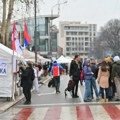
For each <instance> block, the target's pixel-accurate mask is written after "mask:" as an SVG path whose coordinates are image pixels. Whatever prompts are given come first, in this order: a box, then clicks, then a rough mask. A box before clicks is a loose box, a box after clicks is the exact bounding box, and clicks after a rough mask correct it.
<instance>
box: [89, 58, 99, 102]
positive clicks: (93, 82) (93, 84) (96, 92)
mask: <svg viewBox="0 0 120 120" xmlns="http://www.w3.org/2000/svg"><path fill="white" fill-rule="evenodd" d="M90 66H91V70H92V72H93V76H92V79H91V97H92V98H93V89H94V91H95V94H96V100H99V93H98V89H97V85H96V79H97V65H96V62H95V60H94V59H92V60H91V65H90Z"/></svg>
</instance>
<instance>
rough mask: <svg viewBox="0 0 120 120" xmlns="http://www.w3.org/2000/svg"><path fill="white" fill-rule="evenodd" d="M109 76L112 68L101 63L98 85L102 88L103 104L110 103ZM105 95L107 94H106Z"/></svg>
mask: <svg viewBox="0 0 120 120" xmlns="http://www.w3.org/2000/svg"><path fill="white" fill-rule="evenodd" d="M109 76H110V68H109V66H108V65H107V63H106V62H105V61H103V62H102V63H101V66H100V67H99V72H98V78H97V81H98V84H99V86H100V91H101V97H102V99H101V100H100V101H101V102H108V87H109ZM104 93H105V94H104Z"/></svg>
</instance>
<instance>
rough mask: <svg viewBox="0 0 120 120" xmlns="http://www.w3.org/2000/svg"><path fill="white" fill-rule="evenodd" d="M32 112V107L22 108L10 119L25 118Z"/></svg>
mask: <svg viewBox="0 0 120 120" xmlns="http://www.w3.org/2000/svg"><path fill="white" fill-rule="evenodd" d="M32 112H33V109H31V108H25V109H22V110H21V111H20V112H18V113H17V114H16V115H15V117H14V118H13V119H12V120H27V119H28V117H29V116H30V115H31V113H32Z"/></svg>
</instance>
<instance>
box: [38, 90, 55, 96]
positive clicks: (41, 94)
mask: <svg viewBox="0 0 120 120" xmlns="http://www.w3.org/2000/svg"><path fill="white" fill-rule="evenodd" d="M55 93H56V91H53V92H51V93H40V94H37V95H38V96H43V95H53V94H55Z"/></svg>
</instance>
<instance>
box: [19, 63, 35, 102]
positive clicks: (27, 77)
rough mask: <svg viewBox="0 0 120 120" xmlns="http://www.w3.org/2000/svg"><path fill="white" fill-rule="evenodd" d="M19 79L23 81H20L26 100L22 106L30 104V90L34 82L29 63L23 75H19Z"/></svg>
mask: <svg viewBox="0 0 120 120" xmlns="http://www.w3.org/2000/svg"><path fill="white" fill-rule="evenodd" d="M21 77H22V79H23V81H22V82H23V83H22V87H23V93H24V95H25V98H26V102H25V103H24V104H31V89H32V85H33V80H34V70H33V68H32V64H31V63H27V65H26V69H25V71H24V73H23V74H22V75H21Z"/></svg>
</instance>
